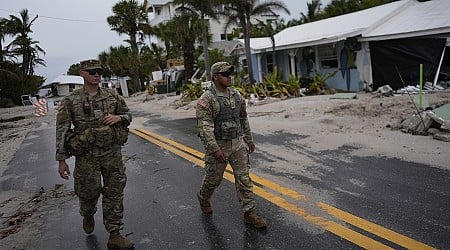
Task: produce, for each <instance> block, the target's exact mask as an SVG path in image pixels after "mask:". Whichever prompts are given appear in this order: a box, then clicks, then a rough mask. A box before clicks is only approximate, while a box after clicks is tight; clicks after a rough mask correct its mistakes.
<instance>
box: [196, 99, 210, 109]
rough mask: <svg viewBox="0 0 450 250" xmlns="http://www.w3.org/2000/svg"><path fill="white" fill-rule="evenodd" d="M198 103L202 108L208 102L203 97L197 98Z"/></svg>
mask: <svg viewBox="0 0 450 250" xmlns="http://www.w3.org/2000/svg"><path fill="white" fill-rule="evenodd" d="M198 105H200V106H202V107H204V108H206V107H207V106H208V104H207V103H206V102H205V100H203V99H198Z"/></svg>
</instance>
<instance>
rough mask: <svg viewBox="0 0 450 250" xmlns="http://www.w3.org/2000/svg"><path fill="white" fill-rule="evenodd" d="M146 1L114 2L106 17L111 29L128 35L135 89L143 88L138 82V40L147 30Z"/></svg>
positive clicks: (139, 66) (139, 67)
mask: <svg viewBox="0 0 450 250" xmlns="http://www.w3.org/2000/svg"><path fill="white" fill-rule="evenodd" d="M146 6H147V1H144V3H143V4H139V3H138V2H137V1H135V0H127V1H125V0H123V1H120V2H118V3H117V4H115V5H114V6H113V8H112V11H113V13H114V15H113V16H110V17H108V19H107V20H108V24H109V26H111V29H112V30H114V31H116V32H117V33H119V34H126V35H128V37H129V39H128V40H126V42H128V43H129V44H130V47H131V57H132V62H133V64H131V65H130V66H131V67H130V71H131V76H132V81H133V86H134V88H135V89H136V90H144V83H143V82H140V69H141V65H140V59H139V58H140V56H139V48H138V41H139V42H142V40H143V37H144V30H145V31H149V30H150V28H149V27H148V24H147V7H146Z"/></svg>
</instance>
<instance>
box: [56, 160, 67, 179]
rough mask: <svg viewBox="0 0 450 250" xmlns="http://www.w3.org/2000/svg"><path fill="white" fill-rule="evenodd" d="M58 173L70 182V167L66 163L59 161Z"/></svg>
mask: <svg viewBox="0 0 450 250" xmlns="http://www.w3.org/2000/svg"><path fill="white" fill-rule="evenodd" d="M58 173H59V176H61V178H63V179H65V180H68V179H69V176H70V169H69V165H67V163H66V161H59V166H58Z"/></svg>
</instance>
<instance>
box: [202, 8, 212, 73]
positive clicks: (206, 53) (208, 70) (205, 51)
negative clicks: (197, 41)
mask: <svg viewBox="0 0 450 250" xmlns="http://www.w3.org/2000/svg"><path fill="white" fill-rule="evenodd" d="M207 27H208V26H206V25H205V15H203V14H202V40H203V41H202V43H203V54H204V56H205V72H206V80H208V81H211V68H210V67H211V65H210V58H209V50H208V32H207V31H208V30H207Z"/></svg>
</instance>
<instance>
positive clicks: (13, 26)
mask: <svg viewBox="0 0 450 250" xmlns="http://www.w3.org/2000/svg"><path fill="white" fill-rule="evenodd" d="M19 13H20V17H16V16H13V15H10V19H9V20H8V21H6V26H8V27H7V29H6V30H7V32H9V33H10V34H14V35H15V37H14V39H13V40H12V41H11V43H10V44H8V46H7V49H8V50H9V53H10V54H11V56H13V57H21V58H22V63H21V64H20V67H21V69H22V73H23V74H24V76H31V75H33V74H34V68H35V67H36V65H43V66H45V61H44V60H43V59H41V58H40V57H39V53H43V54H45V51H44V50H43V49H42V48H41V47H40V46H39V42H38V41H34V40H32V39H31V37H30V36H29V34H30V33H32V32H33V31H32V30H31V26H32V25H33V22H34V21H35V20H36V19H37V18H38V16H37V15H36V16H35V17H34V18H33V19H32V20H30V17H29V16H28V10H27V9H24V10H22V11H20V12H19Z"/></svg>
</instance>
